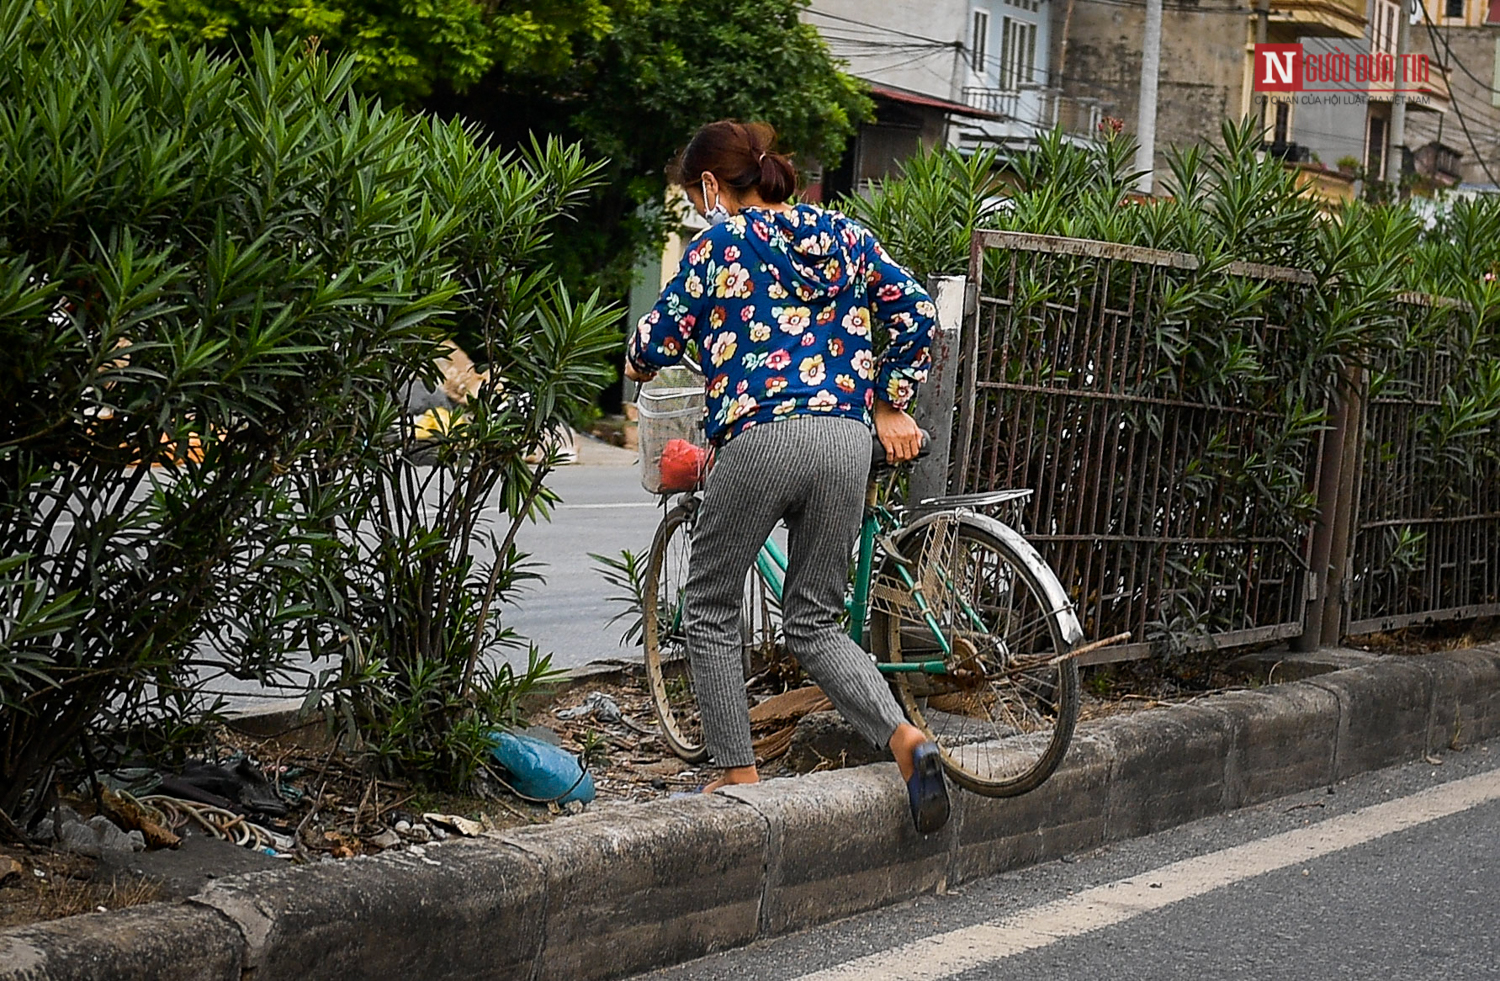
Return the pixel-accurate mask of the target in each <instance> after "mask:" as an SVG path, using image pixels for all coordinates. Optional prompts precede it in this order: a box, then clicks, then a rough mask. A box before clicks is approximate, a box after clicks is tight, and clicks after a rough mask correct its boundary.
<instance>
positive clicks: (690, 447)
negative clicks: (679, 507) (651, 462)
mask: <svg viewBox="0 0 1500 981" xmlns="http://www.w3.org/2000/svg"><path fill="white" fill-rule="evenodd" d="M707 459H708V453H707V451H705V450H704V449H703V447H701V446H697V445H695V444H693V443H689V442H688V441H687V440H685V439H669V440H667V445H666V447H665V448H664V449H663V450H662V451H661V492H662V493H663V494H678V493H681V492H683V491H690V490H692V489H693V488H694V487H697V486H698V483H699V481H701V480H702V479H703V463H704V461H705V460H707Z"/></svg>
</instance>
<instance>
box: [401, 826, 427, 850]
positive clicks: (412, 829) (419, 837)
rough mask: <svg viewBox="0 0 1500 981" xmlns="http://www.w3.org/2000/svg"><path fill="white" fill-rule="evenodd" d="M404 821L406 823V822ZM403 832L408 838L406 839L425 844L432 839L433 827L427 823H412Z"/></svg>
mask: <svg viewBox="0 0 1500 981" xmlns="http://www.w3.org/2000/svg"><path fill="white" fill-rule="evenodd" d="M402 823H403V824H404V823H405V822H402ZM401 834H402V836H403V837H405V838H406V840H408V841H414V842H416V843H417V844H419V845H425V844H427V842H429V841H431V840H432V829H431V828H429V827H427V825H425V824H413V825H410V826H409V827H408V828H407V829H406V830H405V831H403V832H401Z"/></svg>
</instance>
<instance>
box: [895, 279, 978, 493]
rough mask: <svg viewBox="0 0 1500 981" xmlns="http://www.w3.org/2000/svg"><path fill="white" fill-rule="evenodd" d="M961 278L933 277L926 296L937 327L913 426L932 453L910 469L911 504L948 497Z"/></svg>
mask: <svg viewBox="0 0 1500 981" xmlns="http://www.w3.org/2000/svg"><path fill="white" fill-rule="evenodd" d="M967 283H968V278H967V277H965V276H936V277H933V279H932V280H931V281H930V282H929V283H928V292H930V293H931V294H932V299H933V302H934V303H936V304H937V327H936V328H934V330H933V332H932V369H931V371H930V372H929V373H928V375H927V382H926V384H924V385H923V386H922V387H921V389H920V390H919V392H918V394H917V407H916V411H915V413H914V415H915V417H916V420H917V425H918V426H921V427H922V428H923V429H925V430H927V432H928V433H930V434H931V435H932V449H931V450H930V452H929V453H928V455H927V456H926V457H925V458H924V459H921V460H918V461H917V462H916V464H915V465H914V466H913V467H912V473H911V493H910V495H909V497H910V500H911V501H912V502H917V501H923V500H926V499H927V498H929V497H942V496H943V495H944V494H946V493H948V462H949V454H950V452H951V449H952V446H953V419H954V416H955V414H956V411H957V405H956V403H955V396H954V392H955V391H956V390H957V387H958V361H959V351H960V348H959V338H960V336H961V334H962V331H963V320H964V288H965V286H966V285H967Z"/></svg>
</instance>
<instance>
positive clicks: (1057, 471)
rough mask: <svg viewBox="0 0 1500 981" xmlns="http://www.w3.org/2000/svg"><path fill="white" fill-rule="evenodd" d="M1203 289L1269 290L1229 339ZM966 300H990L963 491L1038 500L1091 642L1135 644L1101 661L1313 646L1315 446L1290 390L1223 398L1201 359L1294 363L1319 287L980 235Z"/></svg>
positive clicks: (1185, 258) (1258, 271) (1052, 558)
mask: <svg viewBox="0 0 1500 981" xmlns="http://www.w3.org/2000/svg"><path fill="white" fill-rule="evenodd" d="M1201 276H1212V277H1218V278H1221V277H1224V276H1229V277H1238V278H1240V279H1243V280H1248V281H1251V282H1252V284H1254V285H1257V286H1259V287H1263V289H1260V290H1259V291H1258V292H1256V294H1255V295H1256V297H1258V299H1256V300H1255V302H1254V303H1253V304H1252V305H1251V306H1250V307H1248V308H1242V309H1240V310H1238V311H1237V314H1236V316H1235V317H1234V318H1232V320H1230V321H1228V322H1226V321H1225V320H1224V319H1223V318H1222V317H1220V318H1217V320H1216V319H1215V318H1214V317H1213V312H1212V311H1199V313H1198V314H1197V315H1196V319H1195V316H1194V315H1184V314H1183V313H1182V310H1181V308H1180V305H1181V298H1182V296H1183V295H1184V290H1186V289H1190V288H1191V287H1192V286H1193V285H1194V282H1195V277H1201ZM970 282H971V283H979V284H982V285H981V289H980V290H979V298H978V302H977V308H976V309H974V310H973V311H972V313H971V314H970V317H969V319H968V320H967V321H966V325H965V335H966V336H965V337H964V342H963V350H962V353H961V360H960V368H959V399H958V401H959V421H958V425H957V428H956V430H955V433H954V439H953V456H952V469H951V479H950V487H951V489H952V490H953V491H955V492H974V491H982V490H990V489H996V488H1002V487H1030V488H1033V489H1035V490H1036V494H1035V495H1033V497H1032V498H1031V499H1030V502H1029V504H1027V505H1026V513H1025V515H1024V516H1023V522H1022V523H1023V528H1024V530H1025V532H1026V534H1027V537H1028V538H1029V539H1030V540H1031V541H1032V542H1033V543H1034V544H1035V545H1036V546H1037V547H1038V549H1039V550H1040V551H1041V552H1042V554H1043V557H1044V558H1045V559H1046V560H1047V561H1048V563H1049V564H1050V565H1051V566H1052V568H1053V569H1054V570H1055V571H1056V572H1057V573H1058V575H1059V577H1060V578H1061V579H1062V581H1063V584H1064V585H1065V586H1066V587H1067V588H1068V590H1069V591H1070V595H1071V596H1072V597H1073V599H1074V602H1075V603H1076V604H1077V606H1078V613H1079V618H1080V620H1081V621H1082V623H1083V624H1084V629H1085V634H1086V636H1088V637H1090V638H1097V637H1104V636H1108V635H1111V634H1115V633H1119V632H1123V631H1127V630H1128V631H1131V632H1132V633H1133V635H1134V636H1135V637H1137V638H1141V640H1140V641H1139V642H1137V643H1134V644H1131V645H1126V646H1123V647H1116V648H1111V649H1109V650H1106V651H1101V652H1099V654H1100V655H1101V656H1100V657H1099V658H1098V660H1106V659H1108V660H1123V659H1128V658H1131V657H1141V656H1145V655H1146V654H1147V653H1149V652H1151V651H1152V650H1154V649H1160V648H1161V647H1162V645H1166V646H1167V647H1168V648H1169V649H1170V648H1174V647H1201V646H1232V645H1236V644H1246V643H1252V642H1256V641H1263V640H1273V639H1276V638H1286V637H1293V636H1297V635H1299V634H1301V633H1302V630H1303V616H1304V606H1305V603H1306V599H1307V575H1306V572H1307V565H1308V554H1309V552H1308V550H1309V542H1310V526H1311V521H1312V516H1313V514H1314V509H1313V507H1312V504H1313V497H1314V493H1313V489H1314V488H1316V487H1317V479H1318V475H1317V467H1318V461H1319V459H1320V444H1321V435H1320V433H1321V430H1319V429H1318V428H1317V427H1310V428H1309V429H1308V430H1307V431H1306V432H1302V433H1300V434H1290V435H1289V434H1288V433H1287V432H1286V427H1285V426H1284V425H1283V422H1284V419H1285V417H1286V415H1287V413H1286V412H1284V411H1283V408H1284V406H1282V405H1281V403H1280V402H1279V401H1278V400H1279V398H1280V397H1281V395H1280V392H1281V391H1282V390H1283V389H1284V388H1285V382H1286V379H1283V378H1279V377H1276V376H1275V374H1274V372H1268V377H1265V378H1263V379H1260V380H1257V381H1251V382H1246V381H1245V380H1244V376H1245V375H1246V374H1253V372H1252V373H1244V372H1242V373H1240V375H1241V377H1239V378H1238V380H1236V379H1233V378H1230V379H1228V380H1226V381H1225V386H1226V387H1223V388H1218V387H1216V382H1215V379H1218V378H1220V376H1221V374H1222V373H1221V372H1218V370H1217V369H1218V368H1220V367H1222V366H1221V365H1215V364H1212V363H1205V360H1206V359H1207V360H1212V359H1213V352H1214V351H1215V350H1218V349H1219V347H1221V346H1222V345H1221V344H1220V341H1222V340H1223V338H1225V337H1228V338H1229V339H1230V347H1231V348H1232V350H1233V351H1236V352H1238V353H1239V355H1241V356H1243V357H1246V358H1254V359H1256V360H1257V361H1258V363H1260V364H1262V365H1266V366H1274V365H1278V364H1290V363H1292V362H1293V361H1295V357H1294V355H1295V352H1294V351H1292V350H1289V345H1291V344H1293V340H1292V339H1291V338H1290V337H1289V334H1290V330H1289V325H1290V324H1293V323H1294V322H1296V320H1297V318H1298V317H1299V316H1302V315H1303V313H1302V308H1303V306H1304V303H1305V300H1306V297H1307V293H1308V291H1309V290H1310V289H1311V288H1313V285H1314V280H1313V277H1312V276H1311V275H1310V274H1308V273H1306V272H1302V271H1300V270H1295V269H1283V268H1277V267H1270V266H1262V265H1257V264H1251V263H1235V264H1232V265H1230V266H1228V267H1220V268H1217V269H1214V270H1212V271H1205V270H1202V269H1201V266H1200V263H1199V260H1198V259H1197V258H1196V257H1194V256H1192V255H1188V254H1184V253H1174V252H1162V251H1157V250H1151V249H1143V248H1136V247H1132V246H1125V245H1117V244H1113V243H1105V242H1093V241H1083V240H1077V239H1062V238H1052V237H1046V236H1035V235H1024V234H1017V233H1009V232H979V233H976V235H975V238H974V247H973V254H972V261H971V268H970ZM1279 386H1280V387H1279ZM1314 408H1317V409H1320V408H1321V406H1316V407H1314ZM1273 438H1274V439H1275V441H1276V454H1277V456H1276V459H1275V460H1268V459H1267V458H1266V457H1265V456H1264V455H1263V454H1264V453H1265V451H1266V446H1265V444H1266V443H1267V441H1268V440H1270V439H1273ZM1257 454H1261V455H1260V456H1257Z"/></svg>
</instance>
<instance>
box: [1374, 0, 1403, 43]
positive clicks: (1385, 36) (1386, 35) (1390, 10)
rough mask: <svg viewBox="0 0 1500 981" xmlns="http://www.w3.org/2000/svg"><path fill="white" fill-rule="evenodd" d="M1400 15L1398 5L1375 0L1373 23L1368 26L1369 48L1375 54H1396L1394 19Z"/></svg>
mask: <svg viewBox="0 0 1500 981" xmlns="http://www.w3.org/2000/svg"><path fill="white" fill-rule="evenodd" d="M1400 15H1401V5H1400V4H1396V3H1387V2H1386V0H1376V3H1375V21H1374V23H1372V24H1371V25H1370V35H1371V36H1370V42H1371V47H1373V48H1374V49H1375V53H1376V54H1388V55H1393V54H1395V53H1396V18H1397V17H1399V16H1400Z"/></svg>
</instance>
